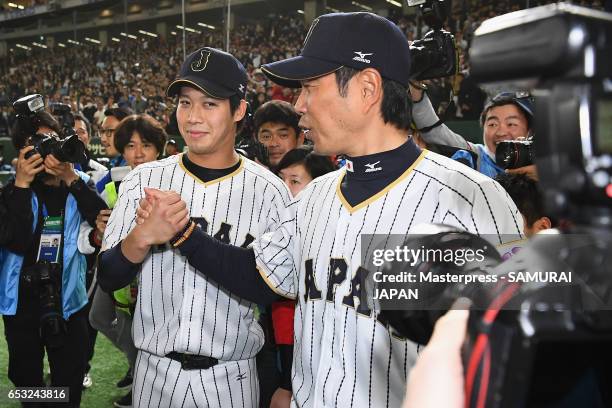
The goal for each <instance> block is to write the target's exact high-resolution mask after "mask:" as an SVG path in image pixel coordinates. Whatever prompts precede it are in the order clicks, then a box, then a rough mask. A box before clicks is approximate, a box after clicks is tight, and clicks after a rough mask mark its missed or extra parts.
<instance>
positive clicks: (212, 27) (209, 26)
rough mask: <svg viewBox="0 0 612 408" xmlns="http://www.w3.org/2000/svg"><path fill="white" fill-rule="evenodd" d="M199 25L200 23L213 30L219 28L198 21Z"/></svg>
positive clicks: (201, 25)
mask: <svg viewBox="0 0 612 408" xmlns="http://www.w3.org/2000/svg"><path fill="white" fill-rule="evenodd" d="M198 25H199V26H200V27H205V28H210V29H211V30H216V29H217V27H215V26H212V25H210V24H204V23H198Z"/></svg>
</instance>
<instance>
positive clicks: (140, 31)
mask: <svg viewBox="0 0 612 408" xmlns="http://www.w3.org/2000/svg"><path fill="white" fill-rule="evenodd" d="M138 32H139V33H140V34H144V35H148V36H149V37H155V38H157V34H155V33H150V32H148V31H145V30H138Z"/></svg>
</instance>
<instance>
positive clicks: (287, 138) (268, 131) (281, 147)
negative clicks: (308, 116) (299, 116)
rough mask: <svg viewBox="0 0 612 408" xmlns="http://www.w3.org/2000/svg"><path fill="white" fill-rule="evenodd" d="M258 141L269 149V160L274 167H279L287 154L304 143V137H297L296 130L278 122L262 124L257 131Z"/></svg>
mask: <svg viewBox="0 0 612 408" xmlns="http://www.w3.org/2000/svg"><path fill="white" fill-rule="evenodd" d="M300 133H301V132H300ZM257 139H258V140H259V141H260V142H261V144H263V145H264V146H266V148H267V149H268V158H269V159H270V164H271V165H272V166H276V165H278V163H279V162H280V161H281V159H282V158H283V156H284V155H285V153H287V152H288V151H289V150H292V149H295V148H296V147H298V146H300V145H301V144H302V143H303V142H304V136H302V135H301V134H300V135H299V136H298V135H296V134H295V129H294V128H292V127H291V126H289V125H287V124H285V123H278V122H266V123H264V124H262V125H261V126H260V127H259V129H258V130H257Z"/></svg>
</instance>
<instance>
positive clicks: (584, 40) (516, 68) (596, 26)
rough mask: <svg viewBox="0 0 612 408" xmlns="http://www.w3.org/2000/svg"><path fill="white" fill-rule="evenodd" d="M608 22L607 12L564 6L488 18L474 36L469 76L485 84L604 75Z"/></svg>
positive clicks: (609, 50)
mask: <svg viewBox="0 0 612 408" xmlns="http://www.w3.org/2000/svg"><path fill="white" fill-rule="evenodd" d="M610 23H612V15H611V14H610V13H605V12H601V11H596V10H591V9H587V8H585V7H578V6H573V5H571V4H566V3H559V4H551V5H547V6H542V7H536V8H530V9H525V10H520V11H516V12H513V13H508V14H504V15H501V16H498V17H494V18H491V19H489V20H486V21H484V22H483V23H482V25H481V26H480V27H479V28H478V29H477V30H476V32H475V36H474V40H473V42H472V46H471V49H470V61H471V75H472V76H473V77H474V78H475V79H476V80H477V81H479V82H485V83H486V82H500V81H510V80H516V79H538V80H542V79H546V78H560V77H563V78H593V77H596V76H597V75H598V74H600V75H601V74H603V73H609V72H610V71H611V70H612V47H610V44H609V40H610V38H612V28H611V27H612V25H611V24H610ZM606 40H607V41H606Z"/></svg>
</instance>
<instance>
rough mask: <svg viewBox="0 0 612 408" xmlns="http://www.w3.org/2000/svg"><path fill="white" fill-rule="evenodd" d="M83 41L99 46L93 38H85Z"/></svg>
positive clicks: (98, 42)
mask: <svg viewBox="0 0 612 408" xmlns="http://www.w3.org/2000/svg"><path fill="white" fill-rule="evenodd" d="M85 41H89V42H92V43H94V44H100V41H98V40H94V39H93V38H89V37H85Z"/></svg>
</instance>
